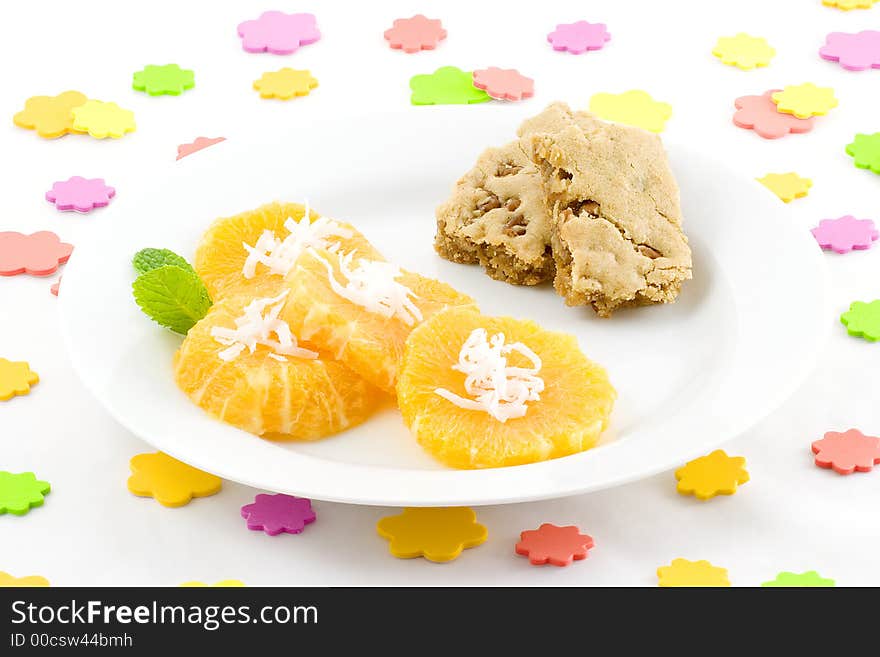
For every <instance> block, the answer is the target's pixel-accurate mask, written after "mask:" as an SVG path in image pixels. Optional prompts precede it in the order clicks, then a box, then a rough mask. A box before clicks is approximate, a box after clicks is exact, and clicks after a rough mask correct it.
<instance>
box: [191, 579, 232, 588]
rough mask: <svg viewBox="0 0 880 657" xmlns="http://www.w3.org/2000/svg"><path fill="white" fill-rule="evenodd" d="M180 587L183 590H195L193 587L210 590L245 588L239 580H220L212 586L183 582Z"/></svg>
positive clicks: (197, 582) (202, 583) (195, 582)
mask: <svg viewBox="0 0 880 657" xmlns="http://www.w3.org/2000/svg"><path fill="white" fill-rule="evenodd" d="M180 586H182V587H184V588H195V587H199V588H201V587H205V586H207V587H211V588H224V589H229V588H239V587H242V586H245V583H244V582H242V581H241V580H240V579H221V580H220V581H219V582H214V583H213V584H205V583H204V582H199V581H196V580H194V581H192V582H184V583H183V584H181V585H180Z"/></svg>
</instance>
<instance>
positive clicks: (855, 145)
mask: <svg viewBox="0 0 880 657" xmlns="http://www.w3.org/2000/svg"><path fill="white" fill-rule="evenodd" d="M846 154H847V155H851V156H852V158H853V160H854V162H853V163H854V164H855V165H856V166H857V167H858V168H859V169H870V170H871V171H873V172H874V173H877V174H880V132H875V133H874V134H873V135H864V134H861V133H859V134H857V135H856V136H855V138H854V139H853V142H852V143H851V144H847V145H846Z"/></svg>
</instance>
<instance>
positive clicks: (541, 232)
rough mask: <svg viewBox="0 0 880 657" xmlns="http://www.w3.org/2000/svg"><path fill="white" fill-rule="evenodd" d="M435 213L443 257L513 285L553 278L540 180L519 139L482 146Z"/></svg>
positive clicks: (531, 283)
mask: <svg viewBox="0 0 880 657" xmlns="http://www.w3.org/2000/svg"><path fill="white" fill-rule="evenodd" d="M436 215H437V235H436V237H435V239H434V248H435V249H436V250H437V253H439V254H440V255H441V256H443V257H444V258H446V259H447V260H452V261H453V262H461V263H471V264H473V263H479V264H481V265H482V266H483V267H484V268H485V269H486V273H487V274H489V276H491V277H492V278H495V279H498V280H501V281H506V282H508V283H514V284H517V285H535V284H537V283H541V282H543V281H546V280H550V279H552V278H553V270H554V267H553V258H552V256H551V254H550V225H549V216H548V215H547V210H546V207H545V204H544V197H543V191H542V188H541V179H540V176H539V174H538V170H537V168H536V167H535V165H534V164H533V163H532V161H531V159H530V158H529V157H528V156H527V155H526V153H525V151H524V149H523V144H522V143H521V142H520V141H513V142H511V143H509V144H507V145H506V146H502V147H501V148H489V149H487V150H485V151H484V152H483V154H482V155H480V157H479V159H478V160H477V163H476V165H475V166H474V168H473V169H471V170H470V171H468V172H467V173H466V174H465V175H464V176H462V177H461V178H460V179H459V180H458V181H457V182H456V184H455V188H454V189H453V192H452V196H451V197H450V198H449V200H448V201H446V202H445V203H444V204H442V205H441V206H440V207H438V208H437V213H436Z"/></svg>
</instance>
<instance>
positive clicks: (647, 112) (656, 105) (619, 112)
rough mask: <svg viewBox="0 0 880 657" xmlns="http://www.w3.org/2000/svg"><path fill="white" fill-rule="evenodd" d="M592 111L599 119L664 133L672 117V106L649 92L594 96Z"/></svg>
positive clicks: (591, 104) (638, 91)
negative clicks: (652, 96) (656, 98)
mask: <svg viewBox="0 0 880 657" xmlns="http://www.w3.org/2000/svg"><path fill="white" fill-rule="evenodd" d="M590 111H591V112H592V113H593V114H595V115H596V116H598V117H599V118H602V119H605V120H607V121H614V122H616V123H625V124H626V125H634V126H636V127H638V128H644V129H645V130H650V131H651V132H663V129H664V128H665V127H666V122H667V121H668V120H669V118H670V117H671V116H672V106H671V105H670V104H669V103H662V102H659V101H656V100H654V99H653V98H651V95H650V94H649V93H648V92H647V91H641V90H638V89H634V90H632V91H625V92H624V93H622V94H606V93H600V94H594V95H593V97H592V98H590Z"/></svg>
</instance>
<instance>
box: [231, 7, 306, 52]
mask: <svg viewBox="0 0 880 657" xmlns="http://www.w3.org/2000/svg"><path fill="white" fill-rule="evenodd" d="M238 36H240V37H241V46H242V48H244V49H245V50H246V51H248V52H270V53H272V54H274V55H289V54H291V53H294V52H296V51H297V50H299V47H300V46H307V45H309V44H310V43H315V41H317V40H318V39H320V38H321V33H320V32H319V31H318V24H317V22H316V20H315V16H314V14H285V13H284V12H281V11H266V12H263V14H262V15H261V16H260V17H259V18H258V19H256V20H251V21H245V22H244V23H241V24H239V26H238Z"/></svg>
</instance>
